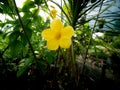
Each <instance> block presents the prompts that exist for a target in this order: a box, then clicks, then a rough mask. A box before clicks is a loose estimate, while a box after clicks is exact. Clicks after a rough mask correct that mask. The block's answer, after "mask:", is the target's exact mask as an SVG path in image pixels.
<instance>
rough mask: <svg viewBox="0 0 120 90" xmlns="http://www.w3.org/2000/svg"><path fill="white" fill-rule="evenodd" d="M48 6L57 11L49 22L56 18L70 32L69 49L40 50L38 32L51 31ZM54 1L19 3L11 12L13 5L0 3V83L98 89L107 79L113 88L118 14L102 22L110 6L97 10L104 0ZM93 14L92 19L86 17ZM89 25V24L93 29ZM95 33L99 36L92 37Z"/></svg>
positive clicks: (12, 0) (119, 50) (7, 0)
mask: <svg viewBox="0 0 120 90" xmlns="http://www.w3.org/2000/svg"><path fill="white" fill-rule="evenodd" d="M49 2H51V3H53V5H55V7H56V6H57V7H58V8H59V9H60V10H57V8H55V7H54V6H53V7H54V9H55V10H57V11H55V17H56V18H59V19H61V21H62V22H63V23H65V27H66V26H68V25H70V26H71V27H73V29H74V30H75V31H74V32H75V34H74V36H73V37H72V40H71V46H70V48H67V49H63V48H58V49H57V50H49V49H47V47H46V43H47V42H46V41H45V40H44V39H43V37H42V31H43V30H45V29H47V28H51V27H50V23H51V21H52V20H53V17H52V15H51V10H50V6H49ZM60 2H61V3H60V4H59V3H58V2H56V1H54V0H25V2H24V3H23V6H22V7H17V5H16V0H1V1H0V15H1V17H2V18H1V20H0V80H1V81H6V82H7V80H8V81H9V80H11V81H12V80H13V81H15V82H20V80H21V81H22V80H23V81H22V83H25V85H26V82H27V85H28V86H27V85H26V88H22V89H29V90H33V89H36V88H39V89H45V90H49V89H55V90H64V89H65V90H72V89H76V90H77V88H80V89H81V90H96V89H97V90H98V89H99V85H98V84H101V83H102V82H107V81H106V80H108V79H109V76H110V75H112V77H110V80H113V79H114V78H115V80H117V84H119V83H120V77H119V75H120V72H119V68H120V67H119V64H120V62H119V59H120V40H119V38H120V35H119V34H120V31H119V19H118V16H119V13H115V14H114V15H113V16H114V17H113V18H112V17H111V18H112V20H110V21H109V20H107V19H106V18H107V17H108V16H106V17H104V16H102V14H104V12H105V11H107V10H108V9H109V8H110V7H112V5H113V3H112V1H111V2H110V5H109V6H106V7H105V8H102V7H104V4H106V3H107V2H108V0H61V1H60ZM96 9H97V11H98V12H97V14H95V15H92V17H89V13H91V12H92V11H94V10H96ZM108 11H109V10H108ZM110 13H111V12H110ZM55 17H54V18H55ZM103 17H104V18H103ZM109 17H110V15H109ZM115 20H116V21H115ZM91 21H94V23H93V24H94V25H93V26H92V25H91V23H90V22H91ZM112 21H115V22H112ZM111 22H112V23H111ZM59 26H60V25H58V27H56V28H55V29H57V28H59ZM106 27H107V28H106ZM67 31H69V29H68V30H67ZM97 32H101V33H103V36H98V35H96V33H97ZM68 34H69V32H68ZM94 35H96V36H95V37H93V36H94ZM71 36H72V35H71ZM49 37H50V36H49ZM65 43H66V42H65ZM53 44H54V43H53ZM109 73H110V75H107V74H109ZM24 81H25V82H24ZM34 82H35V85H34V84H33V83H34ZM37 82H39V83H41V85H40V84H38V83H37ZM108 82H109V81H108ZM14 84H15V83H14ZM115 84H116V82H115ZM8 85H11V84H10V83H9V84H8ZM19 85H20V83H18V86H19ZM32 85H33V87H32ZM102 85H103V84H102ZM6 86H7V84H6ZM22 86H24V85H21V87H22ZM103 87H104V86H103ZM6 88H7V87H1V89H5V90H6ZM7 89H10V88H7ZM12 89H13V88H12ZM114 89H116V87H114Z"/></svg>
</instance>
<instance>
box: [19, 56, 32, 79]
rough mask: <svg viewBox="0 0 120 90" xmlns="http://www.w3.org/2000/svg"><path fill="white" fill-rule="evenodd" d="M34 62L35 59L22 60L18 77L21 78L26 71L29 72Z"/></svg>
mask: <svg viewBox="0 0 120 90" xmlns="http://www.w3.org/2000/svg"><path fill="white" fill-rule="evenodd" d="M32 62H33V57H30V58H24V59H23V60H21V62H20V63H19V70H18V71H17V77H20V76H21V75H22V74H24V73H25V72H26V70H28V68H29V66H30V65H31V64H32Z"/></svg>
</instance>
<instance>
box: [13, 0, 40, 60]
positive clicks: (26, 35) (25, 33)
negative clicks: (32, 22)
mask: <svg viewBox="0 0 120 90" xmlns="http://www.w3.org/2000/svg"><path fill="white" fill-rule="evenodd" d="M13 3H14V6H15V10H16V13H17V15H18V19H19V22H20V25H21V27H22V29H23V32H24V35H25V37H26V39H27V41H28V44H29V46H30V49H31V51H32V54H33V56H34V59H35V60H36V62H38V61H37V58H36V55H35V53H34V50H33V47H32V45H31V42H30V40H29V38H28V34H27V32H26V30H25V27H24V25H23V23H22V20H21V17H20V14H19V11H18V8H17V5H16V2H15V0H13Z"/></svg>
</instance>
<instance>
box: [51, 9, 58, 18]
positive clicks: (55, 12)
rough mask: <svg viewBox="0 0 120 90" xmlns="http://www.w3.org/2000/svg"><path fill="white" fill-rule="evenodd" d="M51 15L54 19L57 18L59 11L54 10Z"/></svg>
mask: <svg viewBox="0 0 120 90" xmlns="http://www.w3.org/2000/svg"><path fill="white" fill-rule="evenodd" d="M50 12H51V15H52V18H53V19H54V18H56V15H57V10H56V9H55V8H53V9H52V10H51V11H50Z"/></svg>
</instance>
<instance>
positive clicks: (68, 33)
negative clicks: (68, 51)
mask: <svg viewBox="0 0 120 90" xmlns="http://www.w3.org/2000/svg"><path fill="white" fill-rule="evenodd" d="M73 34H74V30H73V28H72V27H71V26H66V27H64V26H63V23H62V22H61V20H60V19H57V18H56V19H54V20H53V21H52V23H51V24H50V28H49V29H46V30H43V32H42V37H44V38H45V39H46V40H47V48H48V49H49V50H56V49H58V47H59V46H60V47H61V48H69V47H70V45H71V37H72V36H73Z"/></svg>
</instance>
